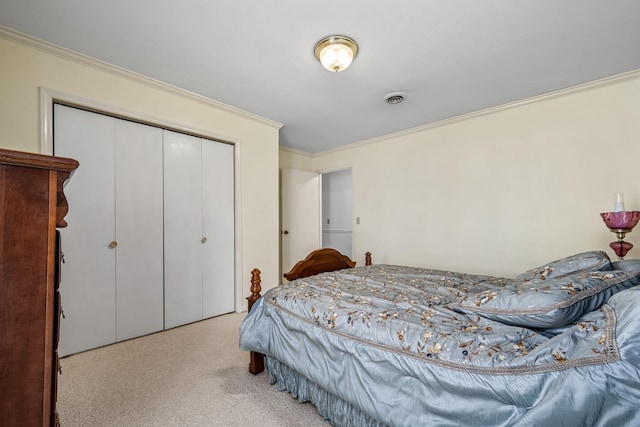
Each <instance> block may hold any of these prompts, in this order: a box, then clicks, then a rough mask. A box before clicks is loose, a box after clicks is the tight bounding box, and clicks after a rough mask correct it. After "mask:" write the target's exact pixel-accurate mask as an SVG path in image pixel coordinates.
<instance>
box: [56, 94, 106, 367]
mask: <svg viewBox="0 0 640 427" xmlns="http://www.w3.org/2000/svg"><path fill="white" fill-rule="evenodd" d="M54 117H55V119H54V120H55V122H54V153H55V155H57V156H63V157H71V158H74V159H77V160H78V161H79V162H80V167H78V169H77V170H76V171H75V174H74V179H72V180H69V182H68V183H67V185H66V187H65V195H66V197H67V199H68V200H69V205H70V206H71V208H70V209H69V213H68V214H67V217H66V219H67V221H68V223H69V225H68V226H67V227H66V228H63V229H61V230H60V233H61V237H62V240H61V242H62V251H63V252H64V264H62V271H61V273H62V276H61V286H60V294H61V297H62V306H63V309H64V314H65V318H63V319H62V320H61V327H60V350H59V351H60V354H61V356H66V355H69V354H73V353H77V352H79V351H84V350H87V349H90V348H95V347H100V346H103V345H106V344H111V343H113V342H115V340H116V319H115V316H116V314H115V313H116V308H115V301H116V298H115V285H114V284H115V250H114V249H113V248H111V247H110V243H111V242H112V241H114V240H115V220H114V219H115V203H114V200H115V186H114V181H115V180H114V174H115V171H114V144H113V141H114V138H115V126H114V119H113V118H111V117H107V116H103V115H99V114H94V113H90V112H87V111H83V110H79V109H75V108H71V107H66V106H62V105H55V107H54Z"/></svg>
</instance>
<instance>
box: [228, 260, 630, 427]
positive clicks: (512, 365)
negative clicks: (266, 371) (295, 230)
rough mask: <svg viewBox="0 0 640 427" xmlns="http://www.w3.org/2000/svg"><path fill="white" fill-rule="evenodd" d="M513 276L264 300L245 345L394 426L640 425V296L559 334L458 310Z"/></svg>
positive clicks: (334, 281) (362, 285) (368, 280)
mask: <svg viewBox="0 0 640 427" xmlns="http://www.w3.org/2000/svg"><path fill="white" fill-rule="evenodd" d="M509 280H511V279H507V278H497V277H490V276H479V275H471V274H463V273H452V272H444V271H438V270H428V269H419V268H411V267H401V266H390V265H376V266H369V267H357V268H353V269H348V270H341V271H336V272H332V273H323V274H319V275H316V276H312V277H308V278H305V279H298V280H296V281H294V282H290V283H288V284H285V285H282V286H279V287H277V288H275V289H272V290H270V291H269V292H267V293H266V294H265V295H264V296H263V297H262V298H261V299H260V300H259V301H258V302H257V303H256V304H255V305H254V308H253V309H252V311H251V313H250V314H249V315H248V316H247V318H246V319H245V321H244V322H243V324H242V327H241V336H240V346H241V348H242V349H244V350H252V351H258V352H261V353H264V354H266V355H268V356H271V357H274V358H276V359H278V360H279V361H281V362H282V363H284V364H285V365H286V366H288V367H289V368H291V369H293V370H295V371H296V372H298V373H299V374H300V375H302V376H303V377H305V378H307V379H308V380H311V381H313V382H314V383H316V384H317V385H318V386H320V387H321V388H323V389H324V390H326V391H328V392H330V393H332V394H333V395H335V396H337V397H339V398H340V399H342V400H344V401H346V402H348V403H349V404H351V405H353V406H355V407H356V408H359V409H361V410H362V411H363V412H364V413H366V414H367V415H369V416H370V417H371V418H374V419H376V420H379V421H381V422H382V423H384V424H387V425H397V426H436V425H465V426H473V425H482V426H500V425H504V426H510V425H523V426H528V425H532V426H533V425H536V426H538V425H565V426H569V425H575V426H582V425H585V426H587V425H588V426H594V425H602V426H604V425H616V426H624V425H640V370H639V367H640V289H637V288H638V287H633V288H631V289H628V290H624V291H622V292H619V293H617V294H616V295H614V296H613V297H611V298H610V299H609V301H608V303H607V304H604V305H602V307H601V308H600V309H598V310H595V311H592V312H590V313H588V314H586V315H584V316H582V317H581V318H580V319H579V320H578V322H576V323H575V324H572V325H569V326H566V327H564V328H559V329H557V330H553V331H536V330H534V329H528V328H525V327H517V326H509V325H506V324H503V323H500V322H497V321H493V320H489V319H487V318H484V317H480V316H478V315H466V314H461V313H459V312H456V311H453V310H452V309H450V308H448V307H447V304H452V305H455V303H458V302H460V301H463V300H465V299H466V298H467V297H468V296H469V294H476V293H478V292H485V291H489V290H491V289H500V288H502V287H504V286H505V285H506V284H507V282H508V281H509Z"/></svg>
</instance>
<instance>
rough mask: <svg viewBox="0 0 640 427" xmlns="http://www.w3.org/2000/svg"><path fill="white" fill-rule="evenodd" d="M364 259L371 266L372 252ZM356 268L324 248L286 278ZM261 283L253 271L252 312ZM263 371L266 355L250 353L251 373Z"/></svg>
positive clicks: (354, 264) (298, 265)
mask: <svg viewBox="0 0 640 427" xmlns="http://www.w3.org/2000/svg"><path fill="white" fill-rule="evenodd" d="M364 259H365V265H371V253H370V252H367V253H366V254H365V258H364ZM355 266H356V263H355V261H351V259H350V258H349V257H348V256H346V255H342V254H341V253H340V252H338V251H337V250H335V249H331V248H322V249H316V250H315V251H313V252H311V253H310V254H309V255H307V257H306V258H305V259H303V260H302V261H298V262H297V263H296V265H294V266H293V268H292V269H291V271H289V272H288V273H285V274H284V277H285V279H287V280H295V279H300V278H302V277H309V276H313V275H314V274H319V273H326V272H329V271H336V270H342V269H344V268H353V267H355ZM261 281H262V280H261V279H260V270H258V269H257V268H254V269H253V270H251V288H250V291H251V295H250V296H248V297H247V300H248V301H249V311H251V307H252V306H253V304H254V303H255V302H256V301H257V300H258V299H259V298H260V296H261V295H260V292H261V291H262V287H261V286H260V283H261ZM262 371H264V355H262V354H260V353H256V352H255V351H251V352H249V372H251V373H252V374H254V375H255V374H258V373H260V372H262Z"/></svg>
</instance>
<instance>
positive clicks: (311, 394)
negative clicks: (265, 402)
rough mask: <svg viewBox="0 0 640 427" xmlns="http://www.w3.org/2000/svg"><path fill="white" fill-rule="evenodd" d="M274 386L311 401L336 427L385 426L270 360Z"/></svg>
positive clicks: (281, 364)
mask: <svg viewBox="0 0 640 427" xmlns="http://www.w3.org/2000/svg"><path fill="white" fill-rule="evenodd" d="M267 369H268V371H269V380H270V381H271V384H276V387H277V388H278V390H280V391H287V392H289V393H291V395H292V396H293V397H294V398H296V399H298V401H299V402H311V403H312V404H313V406H315V407H316V409H317V410H318V413H319V414H320V415H321V416H322V417H323V418H324V419H325V420H327V421H328V422H329V423H331V424H332V425H334V426H362V427H385V425H384V424H382V423H380V422H379V421H376V420H374V419H373V418H371V417H369V416H368V415H367V414H365V413H364V412H362V411H361V410H359V409H358V408H355V407H353V406H352V405H351V404H349V403H348V402H345V401H344V400H342V399H340V398H339V397H337V396H335V395H334V394H331V393H329V392H328V391H326V390H325V389H323V388H321V387H320V386H318V385H317V384H316V383H314V382H312V381H309V380H308V379H306V378H305V377H303V376H302V375H300V374H299V373H297V372H296V371H294V370H293V369H291V368H289V367H288V366H286V365H285V364H283V363H281V362H280V361H278V360H276V359H274V358H273V357H267Z"/></svg>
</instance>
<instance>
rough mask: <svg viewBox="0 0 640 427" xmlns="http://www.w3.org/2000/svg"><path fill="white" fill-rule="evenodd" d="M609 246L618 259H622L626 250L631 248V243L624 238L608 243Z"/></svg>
mask: <svg viewBox="0 0 640 427" xmlns="http://www.w3.org/2000/svg"><path fill="white" fill-rule="evenodd" d="M609 247H610V248H611V249H613V251H614V252H615V253H616V255H618V257H619V258H620V259H624V257H625V256H626V255H627V252H629V251H630V250H631V248H633V245H632V244H631V243H629V242H625V241H624V240H618V241H616V242H611V243H609Z"/></svg>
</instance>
